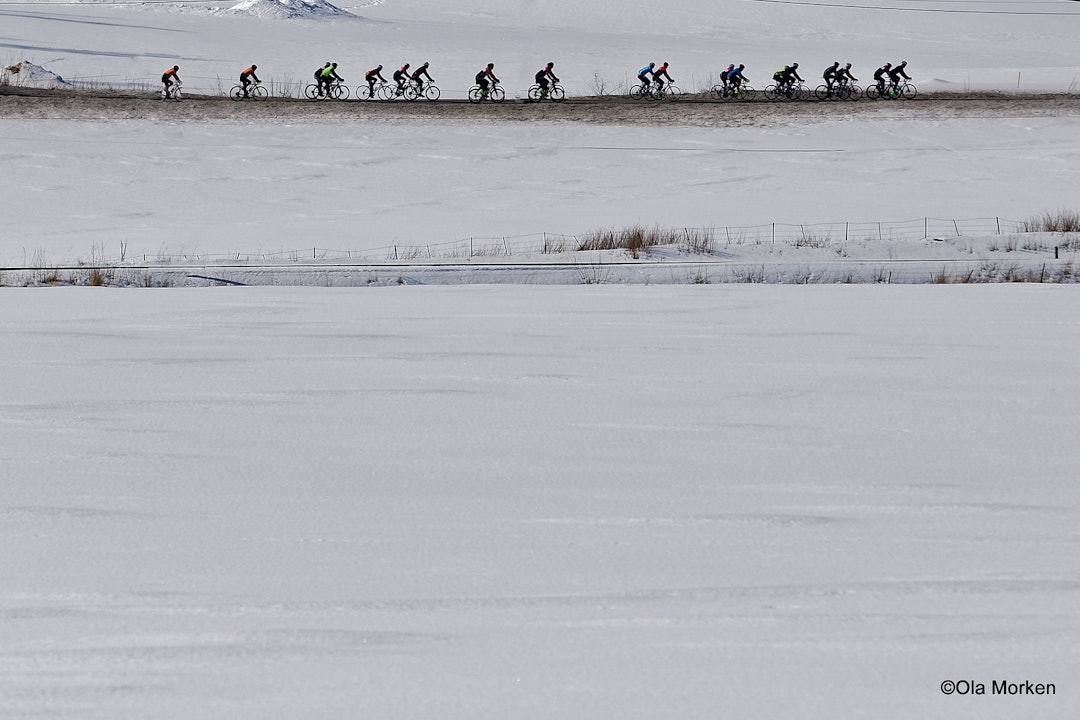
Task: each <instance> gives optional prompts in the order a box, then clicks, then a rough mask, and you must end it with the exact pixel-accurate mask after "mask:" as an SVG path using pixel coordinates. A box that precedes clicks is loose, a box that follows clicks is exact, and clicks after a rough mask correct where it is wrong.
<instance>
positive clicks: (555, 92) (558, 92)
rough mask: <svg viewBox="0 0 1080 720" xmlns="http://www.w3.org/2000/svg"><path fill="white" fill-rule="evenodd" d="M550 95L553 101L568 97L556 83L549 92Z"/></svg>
mask: <svg viewBox="0 0 1080 720" xmlns="http://www.w3.org/2000/svg"><path fill="white" fill-rule="evenodd" d="M548 97H549V98H551V101H552V102H562V101H563V100H565V99H566V92H565V91H564V90H563V89H562V88H561V87H559V86H558V85H555V86H554V87H552V88H551V90H550V91H549V92H548Z"/></svg>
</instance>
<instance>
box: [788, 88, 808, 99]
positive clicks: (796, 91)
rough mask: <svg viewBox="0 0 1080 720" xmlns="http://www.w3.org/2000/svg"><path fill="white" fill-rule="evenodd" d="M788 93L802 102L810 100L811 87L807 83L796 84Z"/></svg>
mask: <svg viewBox="0 0 1080 720" xmlns="http://www.w3.org/2000/svg"><path fill="white" fill-rule="evenodd" d="M788 95H790V96H791V99H792V100H798V101H800V102H802V101H805V100H809V99H810V88H808V87H806V86H805V85H796V86H794V87H792V88H791V91H790V92H789V93H788Z"/></svg>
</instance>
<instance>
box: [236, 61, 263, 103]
mask: <svg viewBox="0 0 1080 720" xmlns="http://www.w3.org/2000/svg"><path fill="white" fill-rule="evenodd" d="M258 69H259V66H258V65H256V64H255V63H251V67H249V68H248V69H246V70H244V72H242V73H240V84H241V85H243V86H244V97H248V85H251V83H253V82H255V83H261V82H262V80H260V79H259V76H258V75H256V74H255V71H256V70H258Z"/></svg>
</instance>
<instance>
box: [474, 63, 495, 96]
mask: <svg viewBox="0 0 1080 720" xmlns="http://www.w3.org/2000/svg"><path fill="white" fill-rule="evenodd" d="M494 70H495V63H488V64H487V67H485V68H484V69H483V70H481V71H480V72H478V73H476V78H475V80H476V84H477V85H479V86H480V97H487V94H488V90H490V89H491V84H492V83H495V84H496V85H498V84H499V78H497V77H495V72H494Z"/></svg>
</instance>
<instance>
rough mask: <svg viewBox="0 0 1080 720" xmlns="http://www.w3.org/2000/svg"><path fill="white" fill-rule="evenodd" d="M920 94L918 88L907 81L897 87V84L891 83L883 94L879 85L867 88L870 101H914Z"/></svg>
mask: <svg viewBox="0 0 1080 720" xmlns="http://www.w3.org/2000/svg"><path fill="white" fill-rule="evenodd" d="M918 92H919V90H918V88H916V87H915V86H914V85H912V84H911V83H909V82H907V81H906V80H905V81H904V82H901V83H900V84H899V85H897V84H896V83H889V84H888V85H886V86H885V91H884V92H882V91H881V88H879V87H878V86H877V85H867V86H866V97H867V98H869V99H870V100H878V99H884V100H895V99H897V98H903V99H905V100H912V99H913V98H914V97H915V96H916V95H917V94H918Z"/></svg>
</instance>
